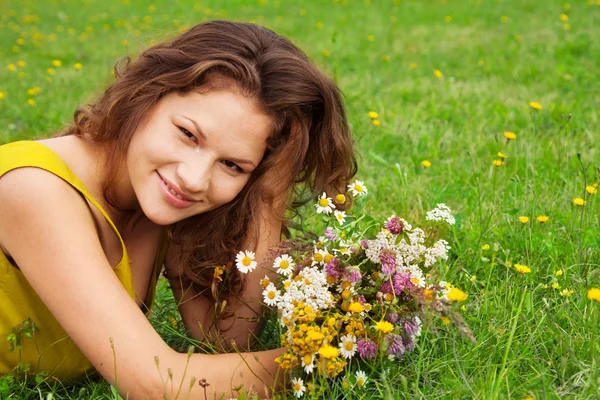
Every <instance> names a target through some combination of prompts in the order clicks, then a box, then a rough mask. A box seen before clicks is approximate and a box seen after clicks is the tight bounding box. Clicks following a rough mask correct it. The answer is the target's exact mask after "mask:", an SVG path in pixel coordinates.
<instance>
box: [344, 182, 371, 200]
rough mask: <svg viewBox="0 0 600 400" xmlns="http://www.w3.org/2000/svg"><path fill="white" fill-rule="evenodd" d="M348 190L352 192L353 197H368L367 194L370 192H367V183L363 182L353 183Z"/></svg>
mask: <svg viewBox="0 0 600 400" xmlns="http://www.w3.org/2000/svg"><path fill="white" fill-rule="evenodd" d="M348 190H349V191H352V196H354V197H356V196H366V194H367V193H368V192H369V191H368V190H367V187H366V186H365V183H364V182H363V181H358V180H357V181H354V183H351V184H349V185H348Z"/></svg>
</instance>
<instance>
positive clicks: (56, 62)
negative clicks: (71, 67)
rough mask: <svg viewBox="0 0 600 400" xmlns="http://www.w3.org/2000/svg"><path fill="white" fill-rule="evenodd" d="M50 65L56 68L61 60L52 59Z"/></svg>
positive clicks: (60, 63)
mask: <svg viewBox="0 0 600 400" xmlns="http://www.w3.org/2000/svg"><path fill="white" fill-rule="evenodd" d="M52 65H53V66H55V67H56V68H58V67H60V66H61V65H62V61H60V60H52Z"/></svg>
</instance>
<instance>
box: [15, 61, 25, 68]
mask: <svg viewBox="0 0 600 400" xmlns="http://www.w3.org/2000/svg"><path fill="white" fill-rule="evenodd" d="M17 65H18V66H19V67H21V68H23V67H25V61H23V60H19V61H17Z"/></svg>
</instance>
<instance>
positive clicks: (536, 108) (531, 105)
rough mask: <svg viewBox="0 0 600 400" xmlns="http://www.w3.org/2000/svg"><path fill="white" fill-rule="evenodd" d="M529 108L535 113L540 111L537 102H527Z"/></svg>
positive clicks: (540, 106)
mask: <svg viewBox="0 0 600 400" xmlns="http://www.w3.org/2000/svg"><path fill="white" fill-rule="evenodd" d="M529 107H531V108H533V109H534V110H537V111H539V110H541V109H542V105H541V104H540V103H539V102H537V101H530V102H529Z"/></svg>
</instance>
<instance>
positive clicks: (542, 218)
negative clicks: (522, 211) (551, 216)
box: [535, 215, 548, 224]
mask: <svg viewBox="0 0 600 400" xmlns="http://www.w3.org/2000/svg"><path fill="white" fill-rule="evenodd" d="M535 219H536V220H537V222H539V223H540V224H543V223H545V222H548V216H547V215H538V216H537V217H536V218H535Z"/></svg>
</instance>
